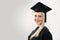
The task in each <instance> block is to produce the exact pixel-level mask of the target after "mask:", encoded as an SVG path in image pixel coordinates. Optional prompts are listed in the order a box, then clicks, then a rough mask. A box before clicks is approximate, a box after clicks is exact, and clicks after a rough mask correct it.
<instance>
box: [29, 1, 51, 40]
mask: <svg viewBox="0 0 60 40" xmlns="http://www.w3.org/2000/svg"><path fill="white" fill-rule="evenodd" d="M31 9H32V10H34V13H35V15H34V21H35V22H36V24H37V25H38V26H37V28H36V29H35V30H33V31H32V33H31V34H30V35H29V36H28V40H52V35H51V33H50V31H49V30H48V28H47V27H46V26H44V24H45V23H46V12H48V11H50V10H51V8H49V7H48V6H46V5H44V4H42V3H41V2H38V3H37V4H36V5H34V6H33V7H32V8H31Z"/></svg>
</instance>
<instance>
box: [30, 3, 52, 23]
mask: <svg viewBox="0 0 60 40" xmlns="http://www.w3.org/2000/svg"><path fill="white" fill-rule="evenodd" d="M31 9H32V10H34V11H35V12H44V14H45V22H46V13H47V12H48V11H50V10H52V9H51V8H50V7H48V6H46V5H44V4H43V3H41V2H38V3H37V4H35V5H34V6H33V7H31Z"/></svg>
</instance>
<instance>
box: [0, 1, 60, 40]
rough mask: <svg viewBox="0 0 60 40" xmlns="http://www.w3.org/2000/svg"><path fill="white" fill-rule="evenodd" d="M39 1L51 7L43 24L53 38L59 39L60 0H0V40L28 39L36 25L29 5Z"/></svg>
mask: <svg viewBox="0 0 60 40" xmlns="http://www.w3.org/2000/svg"><path fill="white" fill-rule="evenodd" d="M39 1H40V2H42V3H44V4H45V5H47V6H49V7H51V8H52V9H53V10H51V11H50V12H48V13H47V22H46V24H45V25H46V26H47V27H48V28H49V30H50V32H51V33H52V35H53V39H54V40H60V37H59V36H60V27H59V26H60V4H59V3H60V0H0V40H28V35H29V34H30V33H31V31H32V30H34V29H35V28H36V26H37V25H36V24H35V22H34V16H33V15H34V13H33V11H32V10H31V9H30V7H32V6H33V5H34V4H36V3H37V2H39Z"/></svg>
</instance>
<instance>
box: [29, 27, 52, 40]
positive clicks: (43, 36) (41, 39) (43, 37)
mask: <svg viewBox="0 0 60 40" xmlns="http://www.w3.org/2000/svg"><path fill="white" fill-rule="evenodd" d="M38 28H39V27H37V28H36V29H35V30H33V31H32V33H31V34H30V35H29V36H28V40H30V37H31V35H33V34H34V33H35V32H36V30H37V29H38ZM31 40H53V39H52V35H51V33H50V31H49V30H48V28H47V27H44V28H43V29H42V30H41V32H40V34H39V36H38V37H33V38H32V39H31Z"/></svg>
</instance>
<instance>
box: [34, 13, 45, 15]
mask: <svg viewBox="0 0 60 40" xmlns="http://www.w3.org/2000/svg"><path fill="white" fill-rule="evenodd" d="M34 14H35V15H44V13H43V12H34Z"/></svg>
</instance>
